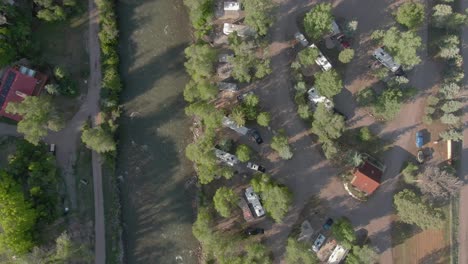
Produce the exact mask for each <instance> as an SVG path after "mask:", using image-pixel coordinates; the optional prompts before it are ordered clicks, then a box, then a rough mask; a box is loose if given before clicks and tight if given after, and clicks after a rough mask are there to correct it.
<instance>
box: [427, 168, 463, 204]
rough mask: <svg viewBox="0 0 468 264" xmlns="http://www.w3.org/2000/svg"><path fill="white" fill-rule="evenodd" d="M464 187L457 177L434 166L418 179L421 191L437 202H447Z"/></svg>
mask: <svg viewBox="0 0 468 264" xmlns="http://www.w3.org/2000/svg"><path fill="white" fill-rule="evenodd" d="M462 185H463V183H462V182H461V181H460V179H458V178H457V177H456V176H455V175H453V174H451V173H449V172H447V171H445V170H441V169H439V168H438V167H433V166H430V167H427V168H426V169H425V170H424V172H423V173H422V174H421V175H420V176H419V178H418V186H419V188H420V189H421V191H422V192H423V193H425V194H427V195H428V196H430V197H431V198H432V199H433V200H436V201H437V200H438V201H447V200H448V199H449V198H450V197H451V196H454V195H456V194H457V193H458V191H459V190H460V188H461V186H462Z"/></svg>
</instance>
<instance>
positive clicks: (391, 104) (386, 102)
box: [374, 89, 403, 120]
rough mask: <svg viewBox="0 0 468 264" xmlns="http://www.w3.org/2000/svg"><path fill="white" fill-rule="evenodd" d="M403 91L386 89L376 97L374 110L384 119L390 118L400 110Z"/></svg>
mask: <svg viewBox="0 0 468 264" xmlns="http://www.w3.org/2000/svg"><path fill="white" fill-rule="evenodd" d="M402 98H403V92H402V91H401V90H398V89H387V90H385V91H384V92H383V93H382V94H381V95H380V96H379V97H378V98H377V102H376V104H375V107H374V108H375V111H376V113H377V114H379V115H381V116H382V117H383V118H385V119H386V120H391V119H393V118H395V116H396V115H397V114H398V113H399V112H400V110H401V101H402Z"/></svg>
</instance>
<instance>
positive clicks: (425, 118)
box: [422, 115, 433, 125]
mask: <svg viewBox="0 0 468 264" xmlns="http://www.w3.org/2000/svg"><path fill="white" fill-rule="evenodd" d="M422 120H423V123H424V124H426V125H430V124H432V122H433V120H432V117H431V116H430V115H425V116H423V119H422Z"/></svg>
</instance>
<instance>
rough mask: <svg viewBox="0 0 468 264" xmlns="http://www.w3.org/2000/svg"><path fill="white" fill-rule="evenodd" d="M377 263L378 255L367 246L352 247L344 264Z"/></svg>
mask: <svg viewBox="0 0 468 264" xmlns="http://www.w3.org/2000/svg"><path fill="white" fill-rule="evenodd" d="M378 262H379V254H377V252H375V249H373V248H371V247H370V246H369V245H364V246H362V247H359V246H354V247H353V250H351V252H350V253H349V254H348V256H346V264H375V263H378Z"/></svg>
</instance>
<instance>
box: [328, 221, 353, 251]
mask: <svg viewBox="0 0 468 264" xmlns="http://www.w3.org/2000/svg"><path fill="white" fill-rule="evenodd" d="M331 232H332V234H333V236H334V237H335V238H336V240H338V241H339V242H341V243H343V244H344V245H345V246H346V247H348V248H350V247H351V245H353V244H354V243H355V242H356V239H357V238H356V233H355V232H354V228H353V225H352V224H351V221H349V220H348V219H347V218H344V217H341V218H339V219H338V220H336V221H335V223H333V225H332V227H331Z"/></svg>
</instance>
